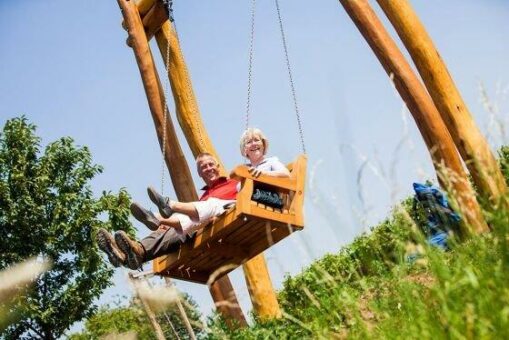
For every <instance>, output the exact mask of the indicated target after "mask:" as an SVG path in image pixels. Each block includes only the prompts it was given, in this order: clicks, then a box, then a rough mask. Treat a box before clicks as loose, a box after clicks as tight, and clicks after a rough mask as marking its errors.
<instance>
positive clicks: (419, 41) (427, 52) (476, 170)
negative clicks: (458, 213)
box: [377, 0, 507, 206]
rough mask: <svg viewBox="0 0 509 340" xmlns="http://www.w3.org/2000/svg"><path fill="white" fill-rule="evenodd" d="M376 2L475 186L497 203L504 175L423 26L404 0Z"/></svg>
mask: <svg viewBox="0 0 509 340" xmlns="http://www.w3.org/2000/svg"><path fill="white" fill-rule="evenodd" d="M377 1H378V3H379V4H380V7H381V8H382V9H383V11H384V12H385V14H386V15H387V17H388V18H389V20H390V21H391V23H392V24H393V26H394V28H395V29H396V32H397V33H398V35H399V37H400V38H401V40H402V41H403V44H404V45H405V46H406V48H407V50H408V52H409V53H410V56H411V57H412V60H413V61H414V63H415V65H416V66H417V69H418V70H419V73H420V75H421V77H422V79H423V81H424V84H425V85H426V87H427V89H428V91H429V94H430V95H431V98H432V99H433V101H434V103H435V105H436V107H437V108H438V111H439V112H440V114H441V116H442V119H443V120H444V122H445V124H446V125H447V128H448V130H449V132H450V134H451V136H452V138H453V140H454V142H455V144H456V147H457V148H458V150H459V152H460V154H461V156H462V158H463V160H464V161H465V164H466V165H467V167H468V169H469V170H470V174H471V175H472V179H473V180H474V182H475V185H476V187H477V188H478V189H479V190H480V193H481V194H482V195H483V197H484V198H486V199H487V200H489V202H490V203H491V204H492V205H493V206H498V204H499V202H500V201H501V199H502V198H503V197H504V195H505V194H506V193H507V186H506V184H505V181H504V176H503V175H502V172H501V171H500V168H499V166H498V164H497V161H496V159H495V157H494V156H493V153H492V152H491V150H490V147H489V145H488V142H487V141H486V139H485V138H484V136H483V135H482V134H481V131H480V130H479V128H478V127H477V125H476V124H475V121H474V119H473V118H472V115H471V114H470V111H469V110H468V108H467V106H466V105H465V102H464V101H463V98H462V97H461V94H460V92H459V91H458V89H457V87H456V85H455V84H454V80H453V79H452V77H451V75H450V74H449V72H448V70H447V66H446V65H445V63H444V61H443V60H442V58H441V57H440V54H439V53H438V51H437V49H436V47H435V45H434V44H433V41H432V40H431V38H430V36H429V35H428V33H427V31H426V29H425V28H424V25H423V24H422V23H421V21H420V20H419V17H418V16H417V14H416V13H415V11H414V10H413V8H412V6H411V5H410V3H409V2H408V0H397V1H395V0H377Z"/></svg>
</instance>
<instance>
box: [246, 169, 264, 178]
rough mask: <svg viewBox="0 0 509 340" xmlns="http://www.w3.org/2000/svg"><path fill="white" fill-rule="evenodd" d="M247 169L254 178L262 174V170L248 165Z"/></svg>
mask: <svg viewBox="0 0 509 340" xmlns="http://www.w3.org/2000/svg"><path fill="white" fill-rule="evenodd" d="M248 171H249V173H250V174H251V176H253V177H254V178H258V177H259V176H260V175H263V171H261V170H258V169H256V168H254V167H250V168H249V170H248Z"/></svg>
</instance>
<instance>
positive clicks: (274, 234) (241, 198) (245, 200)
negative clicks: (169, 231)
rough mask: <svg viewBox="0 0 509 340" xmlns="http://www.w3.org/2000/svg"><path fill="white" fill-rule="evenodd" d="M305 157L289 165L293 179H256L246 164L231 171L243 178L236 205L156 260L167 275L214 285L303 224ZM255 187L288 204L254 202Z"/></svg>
mask: <svg viewBox="0 0 509 340" xmlns="http://www.w3.org/2000/svg"><path fill="white" fill-rule="evenodd" d="M306 164H307V159H306V156H304V155H300V156H299V157H298V158H297V159H296V160H295V162H293V163H290V164H289V165H287V167H288V169H289V170H290V177H289V178H276V177H270V176H260V177H258V178H254V177H252V176H251V175H250V174H249V172H248V168H247V167H246V166H243V165H241V166H238V167H237V168H235V169H234V170H233V171H232V173H231V174H230V177H231V178H234V179H237V180H239V181H240V182H241V189H240V191H239V193H238V194H237V202H236V204H235V205H234V206H233V207H231V208H229V209H228V210H227V211H226V212H225V213H224V214H223V215H221V216H219V217H217V218H216V219H215V220H214V221H212V222H209V223H207V224H206V225H205V226H204V227H203V228H200V229H199V231H198V232H197V234H196V237H195V238H193V239H191V240H189V241H188V242H186V243H184V244H182V245H180V247H179V249H178V250H177V251H175V252H172V253H170V254H168V255H165V256H161V257H159V258H157V259H155V260H154V261H153V271H154V273H156V274H159V275H162V276H169V277H172V278H175V279H180V280H185V281H191V282H196V283H212V282H214V281H215V280H217V279H218V278H220V277H221V276H223V275H225V274H228V273H229V272H230V271H232V270H234V269H235V268H237V267H238V266H239V265H241V264H243V263H244V262H246V261H248V260H249V259H251V258H253V257H254V256H256V255H258V254H260V253H262V252H263V251H265V250H266V249H268V248H270V247H271V246H272V245H274V244H275V243H277V242H279V241H280V240H282V239H284V238H285V237H287V236H289V235H290V234H292V233H293V232H294V231H296V230H301V229H302V228H303V227H304V217H303V204H304V186H305V176H306ZM254 188H263V189H268V190H271V191H274V192H277V193H279V194H280V195H281V197H282V198H283V208H282V209H274V208H271V207H268V206H265V205H263V204H260V203H257V202H254V201H252V200H251V196H252V194H253V190H254Z"/></svg>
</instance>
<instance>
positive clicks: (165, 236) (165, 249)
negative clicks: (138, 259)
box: [140, 228, 181, 261]
mask: <svg viewBox="0 0 509 340" xmlns="http://www.w3.org/2000/svg"><path fill="white" fill-rule="evenodd" d="M140 243H141V245H142V246H143V248H144V249H145V261H150V260H153V259H155V258H156V257H159V256H161V255H165V254H168V253H171V252H172V251H175V250H177V249H178V247H179V245H180V243H181V237H180V236H179V235H178V234H177V232H176V231H175V230H174V229H171V228H170V229H167V230H161V229H160V230H157V231H154V232H152V233H150V234H149V235H148V236H147V237H145V238H144V239H142V240H141V242H140Z"/></svg>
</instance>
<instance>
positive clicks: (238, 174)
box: [230, 165, 297, 190]
mask: <svg viewBox="0 0 509 340" xmlns="http://www.w3.org/2000/svg"><path fill="white" fill-rule="evenodd" d="M230 178H233V179H237V180H243V179H250V180H252V181H253V182H255V183H263V184H267V185H271V186H274V187H277V188H278V189H286V190H292V189H293V190H295V187H296V186H297V181H296V180H295V178H292V177H289V178H279V177H272V176H267V175H261V176H259V177H256V178H255V177H253V176H251V174H250V173H249V168H248V167H247V166H245V165H239V166H237V167H236V168H235V169H233V171H232V172H231V174H230Z"/></svg>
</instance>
